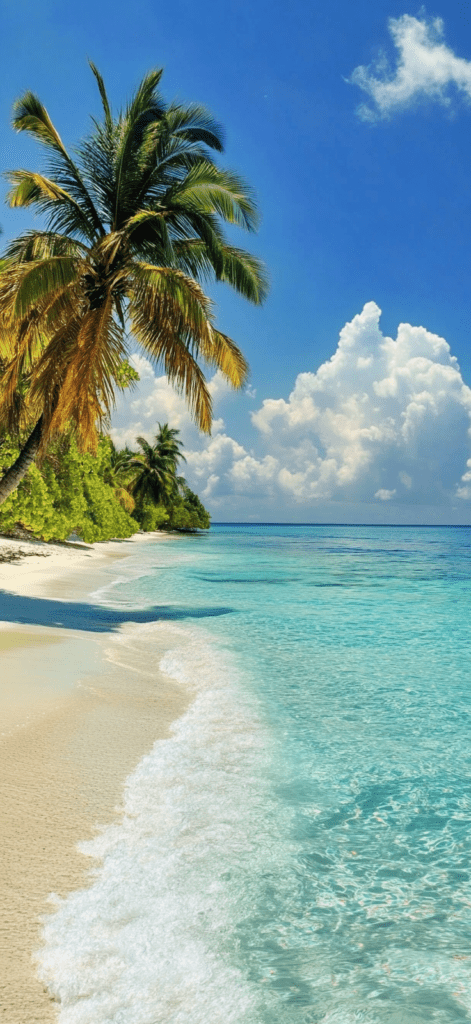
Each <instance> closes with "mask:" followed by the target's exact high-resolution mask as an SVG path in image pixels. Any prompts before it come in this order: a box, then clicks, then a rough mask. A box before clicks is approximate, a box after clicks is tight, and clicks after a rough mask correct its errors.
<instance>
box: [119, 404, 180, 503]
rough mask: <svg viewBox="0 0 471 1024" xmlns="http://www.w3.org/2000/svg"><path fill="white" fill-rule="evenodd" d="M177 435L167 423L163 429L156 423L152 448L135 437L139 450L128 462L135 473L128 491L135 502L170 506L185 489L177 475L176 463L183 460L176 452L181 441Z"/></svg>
mask: <svg viewBox="0 0 471 1024" xmlns="http://www.w3.org/2000/svg"><path fill="white" fill-rule="evenodd" d="M178 433H179V431H178V430H171V429H170V428H169V426H168V424H167V423H165V424H164V425H163V427H162V426H161V425H160V423H159V433H158V434H157V435H156V438H155V445H150V444H149V442H148V441H146V439H145V437H138V438H136V441H137V444H138V445H139V447H140V449H141V451H140V453H138V454H137V455H135V456H134V457H133V458H132V459H131V460H130V462H129V468H130V470H133V471H134V474H135V475H134V478H133V481H132V484H131V491H132V494H133V496H134V498H136V500H137V501H140V502H143V501H144V500H145V499H146V498H149V499H150V500H151V501H152V502H153V503H154V504H155V505H166V506H169V505H170V504H171V503H172V500H173V499H174V498H175V497H176V496H177V494H178V491H179V489H180V487H183V486H184V484H185V480H184V478H183V477H181V476H177V464H178V462H179V461H180V459H185V457H184V455H182V454H181V452H180V451H179V448H180V446H181V441H177V440H176V435H177V434H178Z"/></svg>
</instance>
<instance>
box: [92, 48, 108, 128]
mask: <svg viewBox="0 0 471 1024" xmlns="http://www.w3.org/2000/svg"><path fill="white" fill-rule="evenodd" d="M88 63H89V65H90V67H91V69H92V71H93V74H94V75H95V78H96V81H97V85H98V89H99V93H100V96H101V103H102V106H103V112H104V115H105V126H106V128H107V130H108V131H112V128H113V118H112V115H111V107H110V104H109V100H108V96H107V93H106V89H105V83H104V81H103V78H102V76H101V75H100V72H99V71H98V68H97V67H95V65H94V63H93V61H91V60H89V62H88Z"/></svg>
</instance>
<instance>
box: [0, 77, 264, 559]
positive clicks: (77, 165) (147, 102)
mask: <svg viewBox="0 0 471 1024" xmlns="http://www.w3.org/2000/svg"><path fill="white" fill-rule="evenodd" d="M90 66H91V69H92V72H93V74H94V76H95V80H96V83H97V86H98V91H99V95H100V99H101V106H102V116H101V119H99V118H93V119H92V129H91V131H90V133H89V134H88V135H87V136H86V137H85V139H83V140H82V141H81V142H80V144H79V145H78V146H76V147H75V149H74V150H70V149H68V148H67V147H66V146H65V145H64V143H63V141H62V139H61V137H60V135H59V132H58V131H57V129H56V127H55V126H54V124H53V122H52V120H51V118H50V116H49V113H48V111H47V109H46V108H45V107H44V105H43V104H42V103H41V101H40V100H39V98H38V97H37V96H36V95H35V94H34V93H32V92H27V93H25V94H24V95H23V96H22V97H21V98H20V99H19V100H18V101H17V102H16V103H15V105H14V111H13V127H14V129H15V130H16V131H18V132H26V133H28V135H29V136H31V137H32V138H33V139H34V140H35V141H36V142H37V143H39V145H40V146H41V148H42V151H43V153H44V155H45V158H46V160H45V168H44V172H43V171H41V172H40V171H36V170H24V169H20V170H13V171H10V172H9V173H8V175H7V177H8V178H9V181H10V191H9V192H8V196H7V202H8V203H9V205H10V206H11V207H18V208H28V209H29V208H31V210H32V212H33V213H36V214H39V217H40V222H41V223H42V225H43V226H42V228H41V229H38V228H37V227H35V228H33V229H31V230H29V231H26V232H25V233H24V234H22V235H20V236H19V237H17V238H15V239H14V240H13V241H10V242H9V243H8V244H7V245H6V248H5V250H4V252H3V254H2V256H1V258H0V438H1V448H0V461H1V466H2V469H3V474H2V476H1V479H0V506H1V508H0V526H1V528H5V527H6V525H7V523H9V522H10V521H11V517H12V516H14V514H15V511H14V510H16V514H17V516H19V513H20V508H21V510H22V511H21V516H19V518H18V519H17V521H18V522H19V521H25V522H26V520H28V522H29V523H30V524H33V523H35V524H36V525H35V526H33V525H31V526H30V527H29V528H31V529H33V532H38V531H39V532H40V533H41V535H42V536H47V535H49V536H53V535H54V536H56V537H60V536H62V535H65V533H64V531H65V530H66V526H65V523H66V521H67V522H69V523H70V522H71V521H72V520H74V522H75V521H76V523H77V524H80V525H76V527H74V528H76V529H77V530H79V529H80V531H81V535H82V536H83V537H84V539H91V537H92V534H93V536H94V538H95V539H99V537H98V535H100V539H104V537H105V535H107V536H108V535H109V531H110V530H111V529H112V527H111V520H113V522H115V526H114V527H113V530H114V535H121V536H126V535H129V532H132V531H133V530H134V529H135V528H136V523H137V524H138V525H139V524H140V525H141V526H143V527H144V528H151V527H150V526H149V525H148V524H150V523H151V522H153V523H154V525H155V524H156V523H157V518H156V517H158V515H160V516H161V517H167V518H165V519H164V518H163V519H162V521H163V522H165V524H169V523H172V522H173V524H174V525H175V524H177V523H181V524H183V523H184V522H187V521H188V519H189V517H190V518H191V516H193V518H194V519H195V518H197V517H198V516H200V518H201V517H203V519H204V515H207V513H205V511H204V510H203V511H202V510H201V509H202V506H201V507H200V505H199V504H198V499H197V498H196V496H195V495H192V493H191V492H190V491H189V490H188V488H186V485H185V484H184V483H182V482H181V481H180V482H179V481H178V480H177V478H176V474H175V473H174V474H173V477H172V479H173V483H172V486H171V487H170V484H169V480H170V477H169V473H170V466H171V462H172V458H173V459H174V461H175V449H174V455H173V456H171V455H170V454H169V451H170V448H169V447H168V446H169V443H170V441H173V443H174V444H177V449H176V450H177V451H178V452H179V451H180V449H179V447H178V442H177V441H176V435H175V431H173V439H172V438H171V437H170V435H171V434H172V431H171V428H169V427H167V428H166V429H167V434H166V441H165V444H167V455H166V456H165V458H166V459H167V462H166V468H162V465H160V463H159V458H160V456H159V457H157V455H156V454H155V445H154V446H152V445H151V446H149V445H148V443H147V442H146V441H145V439H143V438H139V439H138V447H139V451H137V452H127V451H125V452H124V453H122V452H116V451H115V450H114V449H113V446H112V444H111V442H110V441H109V440H107V439H106V437H104V433H105V432H106V428H107V424H108V423H109V418H110V415H111V412H112V409H113V405H114V400H115V396H116V394H117V393H118V392H119V391H122V390H123V389H125V388H126V387H131V388H132V386H133V385H134V384H135V377H136V375H135V373H134V371H133V370H132V368H131V366H130V364H129V362H128V357H129V354H130V351H132V349H133V348H135V347H136V345H137V346H139V347H140V349H141V351H142V352H143V353H144V354H145V356H146V358H148V359H149V360H150V361H151V362H152V363H153V365H154V366H156V367H158V368H159V369H160V370H162V369H163V370H164V372H165V373H166V375H167V377H168V380H169V382H170V383H171V384H172V385H173V386H174V387H175V388H176V389H177V391H179V393H181V394H183V395H184V396H185V398H186V401H187V404H188V407H189V409H190V411H191V413H192V415H193V418H194V420H195V422H196V424H197V425H198V427H199V428H200V429H201V430H202V431H204V432H207V433H209V432H210V430H211V422H212V405H211V395H210V391H209V389H208V384H207V378H206V373H207V370H208V369H209V370H214V369H217V370H219V371H220V372H221V373H222V375H223V376H224V377H225V379H226V380H227V381H228V382H229V383H230V384H231V385H232V386H233V387H234V388H241V387H243V386H244V384H245V383H246V380H247V374H248V366H247V362H246V360H245V358H244V356H243V354H242V352H241V350H240V349H239V348H238V346H237V345H236V344H235V342H234V341H233V340H232V339H231V338H230V337H229V336H228V335H226V334H224V333H223V332H222V331H221V330H219V328H218V327H217V326H216V321H215V315H214V308H213V303H212V302H211V300H210V299H209V297H208V295H207V294H206V292H205V285H206V284H207V283H208V282H211V281H213V282H224V283H226V284H227V285H229V286H230V287H231V288H233V289H234V290H235V291H236V292H238V293H239V294H240V295H242V296H243V297H244V298H246V299H248V300H249V301H250V302H252V303H255V304H260V303H261V302H262V301H263V299H264V297H265V294H266V291H267V279H266V274H265V270H264V267H263V265H262V263H261V261H260V260H259V259H258V258H257V257H255V256H253V255H251V254H249V253H248V252H246V251H245V250H243V249H239V248H238V247H236V246H234V245H233V244H232V243H231V242H229V241H228V239H227V238H226V236H225V233H224V230H223V226H224V224H228V225H229V226H230V227H231V228H232V227H233V226H236V227H239V228H242V229H244V230H247V231H253V230H254V229H255V228H256V226H257V219H258V215H257V209H256V203H255V200H254V196H253V193H252V190H251V188H250V187H249V186H248V185H247V183H246V182H245V181H244V180H243V179H242V178H241V177H240V176H239V175H237V174H235V173H234V172H232V171H228V170H226V169H224V168H221V167H220V166H219V164H218V163H217V162H216V157H215V155H214V154H219V153H221V152H222V151H223V132H222V129H221V127H220V125H218V124H217V123H216V121H215V120H214V118H213V117H212V115H211V114H210V113H209V111H208V110H206V108H205V107H203V106H201V105H199V104H196V103H190V104H180V103H167V102H166V101H165V100H164V98H163V96H162V94H161V92H160V88H159V86H160V80H161V77H162V69H158V70H156V71H151V72H150V73H149V74H147V75H146V76H145V77H144V79H143V80H142V81H141V83H140V84H139V86H138V88H137V90H136V92H135V93H134V95H133V96H132V98H131V99H130V101H129V102H128V103H127V105H126V106H125V107H124V108H123V109H122V110H120V111H119V112H118V113H117V114H116V113H114V112H113V109H112V106H111V103H110V100H109V98H108V94H107V92H106V88H105V84H104V81H103V79H102V77H101V75H100V73H99V71H98V70H97V68H96V67H95V66H94V65H93V64H91V65H90ZM131 345H132V348H131ZM162 429H163V428H159V430H160V432H161V431H162ZM158 437H159V435H158ZM162 444H164V441H163V440H162V437H160V440H157V439H156V445H157V446H158V445H162ZM146 446H147V447H146ZM164 447H165V445H164ZM178 458H181V454H179V456H178ZM177 461H178V460H177ZM170 475H171V474H170ZM71 481H73V483H72V482H71ZM167 484H168V485H169V487H170V490H169V489H168V487H167ZM58 487H59V488H60V492H61V496H60V500H59V496H58V491H57V488H58ZM172 487H173V488H174V490H173V491H172ZM159 488H160V490H159ZM162 488H163V489H162ZM126 495H127V497H126ZM105 499H106V500H105ZM106 502H108V511H107V512H106V513H105V511H104V503H105V504H106ZM131 502H132V503H134V504H133V507H132V508H131V507H130V503H131ZM157 509H160V512H157V511H156V510H157ZM26 510H27V511H26ZM61 517H63V518H62V519H61ZM107 517H108V518H107ZM39 520H41V525H38V524H39ZM53 524H55V525H53ZM181 528H186V526H183V525H182V526H181ZM188 528H191V527H188ZM118 529H119V531H121V532H120V533H117V530H118ZM113 530H112V532H113ZM51 531H52V533H51ZM126 531H128V533H126Z"/></svg>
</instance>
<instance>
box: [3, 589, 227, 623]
mask: <svg viewBox="0 0 471 1024" xmlns="http://www.w3.org/2000/svg"><path fill="white" fill-rule="evenodd" d="M232 611H233V609H232V608H221V607H219V608H214V607H213V608H211V607H206V608H205V607H201V608H191V607H188V608H176V607H172V606H171V605H153V606H151V607H150V608H142V609H140V608H137V609H132V608H104V607H103V606H102V605H93V604H85V603H82V602H79V601H70V602H69V601H52V600H51V601H50V600H48V599H47V598H42V597H20V596H19V595H18V594H9V593H8V592H7V591H5V590H0V619H1V620H2V621H3V622H14V623H21V624H22V625H27V626H54V627H59V628H60V627H62V628H63V629H81V630H86V631H88V632H91V633H110V632H113V631H115V630H117V629H119V627H120V626H121V625H122V624H123V623H124V622H139V623H141V622H162V621H167V622H180V621H181V620H183V619H202V618H208V617H212V616H215V615H229V614H230V613H231V612H232Z"/></svg>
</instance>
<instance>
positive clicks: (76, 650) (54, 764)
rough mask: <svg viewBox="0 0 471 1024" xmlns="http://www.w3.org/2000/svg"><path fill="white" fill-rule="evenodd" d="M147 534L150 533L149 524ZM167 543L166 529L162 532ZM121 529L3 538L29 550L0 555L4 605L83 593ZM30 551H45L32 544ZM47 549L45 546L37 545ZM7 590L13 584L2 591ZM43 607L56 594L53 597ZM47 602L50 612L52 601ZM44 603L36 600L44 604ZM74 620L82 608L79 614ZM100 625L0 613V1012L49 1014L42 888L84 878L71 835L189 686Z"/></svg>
mask: <svg viewBox="0 0 471 1024" xmlns="http://www.w3.org/2000/svg"><path fill="white" fill-rule="evenodd" d="M151 539H152V540H155V539H156V535H152V537H151ZM159 539H161V540H162V542H163V543H171V537H168V536H166V535H160V536H159ZM148 540H149V538H148V537H145V536H141V535H138V536H137V537H134V538H132V539H131V540H129V541H123V542H121V541H118V542H108V543H106V544H94V545H87V546H85V545H83V546H79V545H77V546H76V547H63V546H60V545H48V544H31V545H30V544H29V543H28V542H24V541H10V540H6V539H3V538H0V553H1V552H2V550H5V549H7V550H12V549H15V550H20V551H24V552H27V551H28V550H29V551H30V552H31V554H29V555H26V556H25V558H24V559H23V560H22V561H21V562H20V563H18V562H14V563H11V564H7V563H0V598H1V602H2V603H1V604H0V608H3V612H1V611H0V614H3V615H4V616H5V619H8V618H9V619H12V618H14V617H15V615H16V614H17V608H19V609H20V613H21V614H23V617H24V608H23V605H21V604H18V602H15V595H16V597H18V596H20V597H23V598H27V599H38V601H39V604H38V603H37V602H36V601H34V600H33V601H32V603H31V605H30V604H29V603H28V605H27V608H28V609H29V608H30V607H32V609H33V612H32V613H31V614H30V613H29V612H28V614H29V616H30V619H34V613H35V609H36V607H38V608H40V609H44V607H46V611H47V609H48V608H49V605H47V604H45V601H47V600H49V601H51V600H53V599H60V600H61V601H67V602H70V601H72V602H81V606H82V607H85V609H86V595H87V594H89V593H90V592H91V591H92V590H95V589H97V588H98V587H99V586H103V585H104V583H106V582H110V581H111V580H112V579H113V578H114V576H115V575H116V572H115V564H114V563H115V562H116V560H117V559H120V558H122V557H125V556H127V555H129V554H130V552H131V551H132V546H133V545H135V544H139V543H148ZM33 552H39V553H41V554H40V556H39V557H38V554H33ZM43 556H47V557H43ZM8 595H11V596H10V597H9V596H8ZM51 607H53V606H52V604H51ZM54 607H55V612H54V614H58V613H57V606H54ZM65 607H66V606H65V605H64V608H65ZM42 614H43V615H44V612H42ZM81 621H82V620H81ZM108 640H109V634H107V633H106V632H91V631H90V630H84V629H82V630H75V629H73V628H70V622H69V621H68V625H67V628H61V627H58V626H57V625H56V626H45V625H38V624H34V622H29V621H28V622H27V623H25V622H24V621H23V622H20V623H18V622H13V621H0V760H1V783H0V788H1V794H0V802H1V820H0V831H1V834H2V850H1V864H0V1020H3V1021H4V1022H5V1024H43V1022H49V1024H51V1022H53V1021H56V1020H57V1012H58V1007H57V1005H56V1004H53V1003H52V1002H51V1000H50V998H49V996H48V994H47V992H45V991H44V989H43V987H42V985H41V984H40V982H39V981H38V980H37V977H36V973H35V969H34V966H33V963H32V954H33V953H34V950H35V949H37V948H38V945H39V944H40V923H39V916H40V915H41V914H43V913H44V912H47V910H48V904H47V897H48V895H49V893H51V892H55V893H59V894H60V895H65V893H66V892H68V891H70V890H71V889H73V888H78V887H80V886H81V885H84V884H87V880H86V875H85V870H86V868H87V867H88V864H87V861H86V859H85V858H84V857H83V856H82V855H81V854H79V853H78V851H77V849H76V843H77V842H79V841H80V840H83V839H87V838H89V837H90V836H91V835H93V833H94V831H95V830H96V827H97V825H100V824H101V825H103V824H105V823H106V822H108V821H109V820H111V818H112V817H113V816H114V814H115V813H116V806H117V805H118V804H119V802H120V796H121V791H122V785H123V782H124V779H125V778H126V776H127V775H128V774H129V773H130V771H132V769H133V768H134V767H135V765H136V764H137V763H138V761H139V760H140V758H141V757H142V756H143V754H144V753H145V752H146V751H147V750H149V749H150V748H151V747H152V745H153V743H154V741H155V740H156V739H157V738H159V737H162V736H165V735H166V734H167V732H168V728H169V726H170V724H171V722H172V721H173V720H174V719H175V718H176V717H178V716H179V715H180V714H182V713H183V711H184V709H185V706H186V704H187V700H188V698H187V695H186V693H185V692H184V691H183V690H182V689H181V688H179V687H178V686H177V685H176V684H175V683H174V681H173V680H170V679H168V678H166V677H165V676H163V675H162V674H160V673H158V672H157V670H156V668H155V666H156V665H158V662H159V659H160V653H159V652H160V650H161V651H163V650H165V644H166V639H165V630H163V631H162V633H161V634H160V635H159V650H156V651H155V656H154V652H153V658H152V663H151V664H150V666H149V665H148V664H147V667H146V666H145V665H138V666H137V668H136V667H135V666H134V665H133V670H132V671H130V668H129V667H128V669H127V670H126V667H125V666H122V667H121V668H120V667H118V666H116V665H115V664H112V663H111V662H109V661H107V660H106V654H105V648H106V643H107V641H108Z"/></svg>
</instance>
